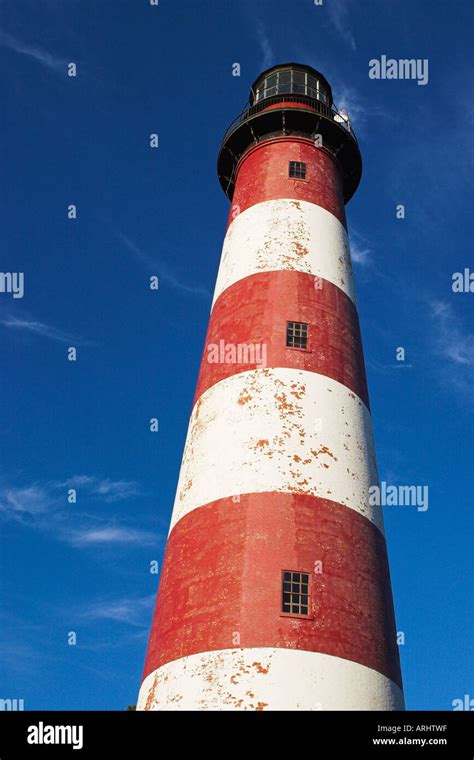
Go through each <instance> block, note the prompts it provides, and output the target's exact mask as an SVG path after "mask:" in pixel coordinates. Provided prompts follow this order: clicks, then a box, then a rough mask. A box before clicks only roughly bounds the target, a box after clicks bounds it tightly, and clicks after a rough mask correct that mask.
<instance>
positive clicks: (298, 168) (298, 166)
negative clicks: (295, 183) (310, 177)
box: [289, 161, 306, 179]
mask: <svg viewBox="0 0 474 760" xmlns="http://www.w3.org/2000/svg"><path fill="white" fill-rule="evenodd" d="M289 176H290V177H293V179H306V164H305V163H304V162H303V161H290V171H289Z"/></svg>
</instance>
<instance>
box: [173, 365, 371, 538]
mask: <svg viewBox="0 0 474 760" xmlns="http://www.w3.org/2000/svg"><path fill="white" fill-rule="evenodd" d="M377 483H378V480H377V467H376V461H375V452H374V444H373V436H372V427H371V420H370V413H369V412H368V410H367V407H366V406H365V404H364V403H363V402H362V401H361V400H360V399H359V398H358V397H357V396H356V395H355V394H354V393H353V392H352V391H350V390H349V389H348V388H346V386H344V385H342V384H341V383H338V382H337V381H336V380H332V379H331V378H329V377H325V376H324V375H320V374H318V373H316V372H308V371H305V370H296V369H294V368H275V369H257V370H251V371H248V372H241V373H239V374H236V375H232V376H231V377H228V378H225V379H224V380H221V381H220V382H218V383H216V384H215V385H213V386H212V387H211V388H209V389H208V390H207V391H206V392H205V393H203V394H202V396H201V397H200V398H199V400H198V401H197V402H196V404H195V406H194V409H193V412H192V415H191V419H190V422H189V429H188V436H187V439H186V445H185V449H184V454H183V460H182V464H181V471H180V476H179V481H178V488H177V494H176V500H175V504H174V509H173V515H172V518H171V528H172V527H173V525H174V524H175V523H176V522H177V521H178V520H180V519H181V518H182V517H183V516H184V515H186V514H187V513H188V512H191V510H193V509H196V507H200V506H202V505H204V504H207V503H209V502H211V501H214V500H216V499H222V498H225V497H229V496H236V495H238V494H243V493H261V492H263V491H284V492H295V491H297V492H304V493H308V494H314V495H315V496H320V497H322V498H326V499H331V500H332V501H336V502H339V503H340V504H344V505H346V506H347V507H350V508H351V509H354V510H356V511H357V512H360V513H361V514H363V515H364V516H365V517H367V518H368V519H369V520H372V522H374V523H375V524H376V525H377V526H378V527H379V528H380V529H381V530H383V521H382V514H381V509H380V507H377V506H369V488H370V486H371V485H376V484H377ZM171 528H170V530H171Z"/></svg>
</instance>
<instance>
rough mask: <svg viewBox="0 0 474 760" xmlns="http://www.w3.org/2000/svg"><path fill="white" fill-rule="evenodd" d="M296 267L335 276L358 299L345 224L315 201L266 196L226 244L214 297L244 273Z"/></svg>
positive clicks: (238, 219)
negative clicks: (266, 198) (275, 198)
mask: <svg viewBox="0 0 474 760" xmlns="http://www.w3.org/2000/svg"><path fill="white" fill-rule="evenodd" d="M281 269H292V270H296V271H298V272H307V273H309V274H313V275H315V276H317V277H321V278H324V279H325V280H329V282H332V283H333V284H334V285H337V287H339V288H340V289H341V290H343V291H344V292H345V293H346V294H347V295H348V296H349V298H351V299H352V301H353V302H354V303H355V293H354V283H353V277H352V266H351V259H350V252H349V242H348V237H347V232H346V230H345V228H344V225H343V224H341V222H340V221H339V219H337V218H336V217H335V216H334V214H331V212H330V211H326V209H324V208H321V206H317V205H316V204H315V203H308V202H307V201H299V200H294V199H293V200H292V199H287V198H283V199H280V200H275V201H264V202H263V203H257V204H255V205H254V206H250V208H248V209H245V211H243V212H242V213H241V214H239V215H238V216H236V218H235V219H234V220H233V222H232V223H231V225H230V226H229V228H228V230H227V234H226V237H225V240H224V245H223V249H222V257H221V263H220V266H219V274H218V276H217V282H216V288H215V292H214V300H213V303H214V302H215V301H216V299H217V298H218V297H219V296H220V294H221V293H222V292H223V291H224V290H225V289H226V288H228V287H229V286H230V285H233V284H234V283H235V282H238V280H241V279H242V278H243V277H248V276H249V275H252V274H257V273H259V272H269V271H274V270H281Z"/></svg>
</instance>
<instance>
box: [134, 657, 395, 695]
mask: <svg viewBox="0 0 474 760" xmlns="http://www.w3.org/2000/svg"><path fill="white" fill-rule="evenodd" d="M258 709H260V710H404V709H405V707H404V701H403V693H402V690H401V689H400V687H399V686H398V685H397V684H396V683H394V682H393V681H392V680H391V679H390V678H387V677H386V676H384V675H382V674H381V673H378V672H377V671H376V670H373V669H372V668H367V667H366V666H365V665H359V664H358V663H356V662H352V661H351V660H344V659H342V658H341V657H333V656H331V655H328V654H321V653H319V652H307V651H303V650H297V649H278V648H271V647H265V648H260V647H259V648H255V649H222V650H217V651H214V652H201V653H199V654H194V655H191V656H189V657H182V658H180V659H179V660H173V662H168V663H166V665H163V666H162V667H160V668H157V670H155V671H154V672H152V673H150V675H148V676H147V677H146V678H145V680H144V681H143V683H142V687H141V689H140V694H139V697H138V703H137V710H258Z"/></svg>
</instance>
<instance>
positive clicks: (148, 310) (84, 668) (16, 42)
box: [0, 0, 474, 709]
mask: <svg viewBox="0 0 474 760" xmlns="http://www.w3.org/2000/svg"><path fill="white" fill-rule="evenodd" d="M473 16H474V11H473V7H472V4H471V3H470V2H468V0H465V1H464V0H463V1H461V0H458V2H456V4H452V3H445V2H442V0H437V1H434V0H384V2H383V3H382V2H380V0H365V1H364V0H352V1H351V0H324V2H323V5H322V6H320V7H317V6H315V5H314V2H313V0H291V2H290V0H273V1H272V2H268V1H267V0H259V2H258V3H255V2H252V1H251V0H235V2H227V1H226V2H217V0H212V1H211V0H209V1H208V2H205V3H203V2H198V1H197V0H195V1H191V0H160V3H159V7H150V6H149V4H148V0H133V1H132V0H127V1H125V0H101V2H96V0H89V1H87V0H61V1H60V0H35V1H33V0H21V1H20V2H13V0H8V1H7V0H3V2H2V3H1V5H0V30H1V31H0V66H1V68H2V71H4V72H5V73H6V76H4V78H3V82H2V84H1V85H0V87H1V93H0V98H1V101H2V105H3V108H2V111H3V120H2V127H1V132H2V135H1V137H2V139H1V142H2V145H3V161H2V165H3V166H2V174H3V177H2V195H1V202H2V206H3V213H2V236H3V245H2V264H1V267H0V268H1V270H2V271H4V272H9V271H15V272H18V271H22V272H24V273H25V294H24V297H23V298H22V299H13V298H12V296H11V294H8V293H0V336H1V341H2V346H3V357H4V361H3V362H2V382H1V392H2V405H1V407H2V425H1V431H0V434H1V442H2V449H1V450H2V464H1V470H0V520H1V523H0V524H1V544H0V545H1V552H2V554H1V562H2V570H3V572H2V578H3V580H2V589H1V591H2V602H1V607H0V611H1V629H2V660H3V666H2V668H1V670H0V679H1V680H0V692H1V693H0V697H2V698H8V697H9V698H23V699H24V700H25V707H26V709H124V708H125V707H126V706H127V704H134V703H135V702H136V696H137V691H138V687H139V682H140V676H141V670H142V666H143V661H144V656H145V650H146V643H147V637H148V631H149V626H150V621H151V613H152V604H153V600H154V596H155V593H156V587H157V576H156V575H153V574H151V573H150V571H149V567H150V562H152V561H153V560H157V561H158V562H161V558H162V554H163V549H164V545H165V539H166V534H167V529H168V523H169V518H170V514H171V509H172V505H173V500H174V491H175V487H176V481H177V476H178V469H179V463H180V459H181V455H182V448H183V444H184V439H185V434H186V428H187V421H188V417H189V414H190V410H191V405H192V398H193V393H194V388H195V381H196V379H197V372H198V366H199V361H200V353H201V350H202V345H203V341H204V336H205V330H206V325H207V319H208V314H209V308H210V302H211V294H212V290H213V287H214V281H215V277H216V273H217V267H218V262H219V256H220V250H221V245H222V239H223V235H224V232H225V225H226V217H227V213H228V201H227V199H226V198H225V196H224V194H223V193H222V190H221V189H220V186H219V184H218V181H217V176H216V158H217V153H218V149H219V146H220V141H221V138H222V135H223V133H224V131H225V129H226V127H227V125H228V124H229V123H230V122H231V121H232V120H233V119H234V117H235V116H236V115H237V114H238V113H239V112H240V110H241V109H242V108H243V107H244V105H245V102H246V99H247V95H248V90H249V87H250V84H251V83H252V81H253V80H254V79H255V78H256V76H257V75H258V74H259V73H260V71H261V70H262V69H264V68H266V67H268V66H271V65H273V64H275V63H280V62H286V61H299V62H302V63H307V64H310V65H312V66H314V67H315V68H317V69H319V70H321V71H322V72H323V73H324V74H325V76H326V77H327V78H328V79H329V81H330V82H331V84H332V86H333V92H334V97H335V102H336V104H337V105H338V106H339V107H341V106H346V107H347V108H348V109H349V113H350V115H351V117H352V121H353V126H354V129H355V131H356V133H357V135H358V138H359V142H360V146H361V151H362V155H363V160H364V171H363V179H362V183H361V185H360V188H359V190H358V192H357V194H356V196H355V197H354V198H353V200H352V201H351V202H350V204H349V206H348V209H347V210H348V222H349V230H350V236H351V242H352V250H353V257H354V262H355V265H354V269H355V278H356V286H357V293H358V302H359V312H360V318H361V324H362V332H363V339H364V349H365V355H366V363H367V371H368V379H369V389H370V395H371V404H372V413H373V422H374V429H375V436H376V445H377V451H378V459H379V469H380V477H381V479H382V480H385V481H386V482H388V483H390V484H397V485H421V486H423V485H428V486H429V508H428V510H427V511H425V512H420V511H417V509H416V507H401V506H399V507H387V508H386V509H385V519H386V527H387V536H388V542H389V554H390V561H391V572H392V582H393V589H394V596H395V603H396V613H397V627H398V630H399V631H403V632H404V634H405V644H404V645H402V646H401V647H400V651H401V658H402V668H403V674H404V682H405V692H406V699H407V706H408V708H410V709H417V708H420V709H451V703H452V701H453V700H454V699H456V698H462V697H463V695H464V694H470V695H471V696H474V686H473V683H472V671H473V667H472V666H473V663H474V654H473V633H474V631H473V622H472V621H473V618H474V615H473V612H474V610H473V607H474V605H473V593H472V590H473V586H472V568H471V556H472V536H473V532H472V528H473V517H472V509H473V488H472V482H473V477H472V476H473V461H474V457H473V454H474V451H473V448H474V447H473V426H472V422H473V418H472V414H473V401H472V381H473V366H474V351H473V349H474V326H473V311H472V302H473V299H474V294H470V293H453V291H452V288H451V282H452V274H453V272H457V271H463V270H464V268H465V267H469V265H470V264H471V266H472V238H471V216H472V188H471V187H470V181H471V177H472V173H471V172H472V157H473V148H472V130H473V126H474V107H473V101H474V99H473V81H472V67H471V66H469V65H468V61H470V59H471V55H472V47H473V20H474V19H473ZM383 54H385V55H387V56H389V57H393V58H396V59H399V58H420V59H424V58H427V59H428V60H429V82H428V84H427V85H426V86H419V85H417V83H416V81H397V80H393V81H388V80H385V81H382V80H379V81H377V80H371V79H369V77H368V62H369V60H370V59H372V58H379V57H380V56H381V55H383ZM70 62H74V63H76V65H77V76H76V77H75V78H71V77H68V76H66V66H67V64H68V63H70ZM235 62H238V63H240V65H241V76H240V77H233V76H232V64H233V63H235ZM150 133H158V135H159V148H158V149H156V150H153V149H151V148H150V147H149V135H150ZM71 203H72V204H76V205H77V219H76V220H69V219H68V218H67V206H68V205H69V204H71ZM397 204H404V205H405V208H406V218H405V219H403V220H400V219H396V215H395V209H396V206H397ZM154 274H156V275H158V276H159V278H160V288H159V290H158V291H151V290H150V289H149V277H150V276H151V275H154ZM71 345H72V346H75V347H76V348H77V352H78V357H77V361H76V362H69V361H67V355H66V354H67V348H68V346H71ZM397 347H404V349H405V352H406V354H405V355H406V359H405V363H404V364H402V363H400V362H397V361H396V349H397ZM5 359H6V360H5ZM151 417H157V418H158V419H159V432H158V433H151V432H150V431H149V420H150V418H151ZM74 487H75V488H76V490H77V503H76V504H69V503H68V501H67V491H68V489H69V488H74ZM69 631H75V632H76V635H77V644H76V646H69V645H68V643H67V635H68V632H69Z"/></svg>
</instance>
